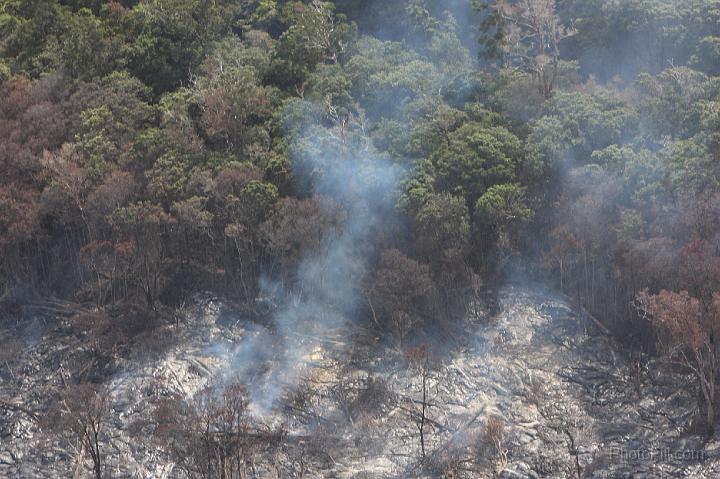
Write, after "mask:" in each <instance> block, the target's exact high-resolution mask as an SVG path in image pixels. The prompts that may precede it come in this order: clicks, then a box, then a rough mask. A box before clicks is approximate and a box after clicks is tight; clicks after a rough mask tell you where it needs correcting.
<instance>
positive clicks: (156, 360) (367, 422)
mask: <svg viewBox="0 0 720 479" xmlns="http://www.w3.org/2000/svg"><path fill="white" fill-rule="evenodd" d="M499 298H500V305H501V308H500V312H499V313H497V314H495V315H492V316H490V315H489V314H485V313H483V312H481V314H479V315H476V316H474V317H473V318H472V319H471V318H468V320H467V321H466V323H465V324H464V325H462V327H461V328H458V329H457V330H455V331H452V332H447V334H446V336H445V337H443V338H437V343H438V344H440V343H441V344H442V345H443V347H442V348H441V347H439V346H436V347H435V348H434V350H435V354H434V356H433V358H432V362H431V363H429V364H430V366H431V368H430V373H429V374H428V377H427V386H428V387H427V390H426V401H425V403H426V405H427V407H426V421H425V425H424V428H423V430H424V433H425V434H424V435H425V443H426V444H425V450H426V457H425V458H424V459H423V458H422V457H421V447H420V435H419V433H418V424H419V417H420V416H419V413H420V411H421V410H422V404H423V401H422V387H421V378H422V376H421V375H420V374H418V373H417V370H416V369H413V368H409V367H408V366H407V364H406V361H405V358H404V357H403V355H402V354H400V353H399V352H398V351H397V349H396V348H393V347H388V346H383V345H382V344H381V343H379V342H377V341H376V338H374V337H373V335H372V334H369V333H368V332H366V331H363V330H362V329H361V328H359V327H357V328H350V329H352V330H353V333H352V334H351V335H347V334H340V333H339V332H320V331H308V332H307V334H305V335H303V339H302V341H301V342H302V345H303V354H304V357H303V359H302V361H301V362H299V363H298V368H300V370H298V371H297V372H298V378H299V379H298V383H297V384H294V383H293V384H292V389H293V390H292V391H286V394H284V395H283V396H282V400H281V401H279V402H278V403H277V404H275V405H274V406H273V408H272V409H270V410H263V411H262V417H260V418H258V420H262V421H263V422H264V423H268V424H276V425H277V424H282V425H283V427H284V428H285V429H286V430H287V437H286V438H285V440H284V442H283V444H282V445H281V446H279V447H275V448H273V449H272V451H271V452H268V451H267V450H266V451H263V452H259V453H258V457H257V458H256V459H255V461H254V464H253V467H252V468H251V469H250V472H249V474H250V475H251V476H252V475H255V476H256V477H327V478H330V477H332V478H372V477H378V478H380V477H506V478H533V477H537V478H546V477H557V478H566V477H578V476H580V477H583V478H585V477H588V478H589V477H595V478H624V477H633V478H638V477H647V478H655V477H698V478H711V477H718V476H719V475H720V454H719V453H718V451H720V449H718V447H719V446H718V443H717V442H715V441H712V440H711V441H703V440H702V439H701V438H700V437H699V436H696V435H693V434H691V433H690V431H691V423H692V418H693V417H694V412H695V408H696V403H695V398H694V393H693V388H692V387H691V381H690V379H689V378H688V377H687V376H685V375H683V374H680V373H678V372H673V371H671V370H670V369H669V368H666V367H652V368H647V369H643V368H637V367H631V364H629V362H627V361H626V360H625V359H623V357H621V356H620V355H619V354H618V353H616V351H615V349H614V347H613V344H612V341H611V340H610V339H609V338H607V337H606V336H604V335H603V334H601V333H600V332H599V331H598V330H597V329H596V328H595V327H594V325H593V323H592V322H591V321H589V320H588V319H587V318H585V317H584V315H583V314H582V313H579V312H578V311H576V310H574V309H573V308H572V307H571V306H570V305H569V304H568V302H567V301H566V300H565V299H564V298H563V297H561V296H559V295H556V294H553V293H549V292H547V291H544V290H539V289H537V290H535V289H531V288H527V287H514V286H509V287H506V288H504V289H503V290H502V291H501V292H500V293H499ZM38 331H42V332H41V333H39V334H38V335H37V336H36V337H35V338H32V339H31V340H29V339H28V338H27V335H25V336H24V338H23V341H21V342H18V341H16V340H13V339H12V338H13V337H14V336H15V334H14V333H11V332H10V331H5V332H4V333H0V334H2V338H3V341H4V343H5V344H6V345H8V344H15V345H20V346H19V347H17V348H16V349H17V353H16V354H14V355H13V358H12V361H7V362H6V363H5V365H4V366H3V365H0V368H2V373H1V374H2V383H0V400H2V403H0V477H10V478H14V477H17V478H33V477H73V475H75V476H77V477H79V476H81V475H82V474H86V475H89V474H90V469H89V464H87V462H88V461H86V460H84V459H83V455H82V450H81V448H80V447H78V445H77V444H76V443H75V444H74V443H73V442H72V441H68V440H67V438H62V439H61V438H58V437H57V436H56V435H52V434H48V433H47V431H45V430H44V429H43V428H44V421H43V420H42V419H43V414H44V411H45V410H46V408H47V407H48V401H49V398H50V397H51V396H52V394H53V392H54V391H56V390H59V389H62V388H63V387H65V386H64V384H67V383H68V382H71V381H72V379H73V376H74V375H78V374H87V371H84V372H83V371H81V370H80V368H79V367H78V365H83V364H85V365H88V364H92V363H91V361H90V353H89V352H88V346H87V338H84V337H82V336H76V335H72V334H70V333H69V331H70V330H69V327H68V326H67V324H66V322H65V321H61V320H58V321H57V323H54V324H51V325H45V326H42V327H40V326H38ZM266 333H267V329H266V328H264V327H263V326H262V325H258V324H255V323H253V322H251V321H249V320H243V319H241V318H240V317H239V316H235V315H232V314H228V313H227V312H224V308H223V307H222V305H221V304H220V303H218V302H217V301H212V300H203V301H199V302H198V305H197V309H196V311H193V312H192V313H191V314H189V315H188V318H187V320H186V321H185V322H184V323H183V324H182V325H181V326H180V327H176V326H167V327H165V328H164V329H162V330H161V331H159V332H157V333H156V335H155V336H156V339H157V341H159V343H158V344H162V345H163V347H162V348H158V351H156V354H149V353H148V352H145V353H144V354H137V355H130V356H128V355H125V356H123V357H117V358H113V359H112V360H111V361H110V362H109V363H107V364H105V365H103V367H102V370H101V371H99V372H98V374H100V375H101V376H103V377H106V378H109V379H107V380H106V386H107V391H108V397H109V402H110V404H111V412H110V415H109V417H108V419H107V424H106V427H105V429H104V431H105V432H104V434H103V437H102V444H103V451H104V455H105V457H106V473H107V475H108V476H109V477H142V478H150V477H153V478H155V477H157V478H160V477H182V475H181V472H180V469H179V468H177V467H174V464H173V462H172V460H171V459H170V456H169V455H168V454H166V452H165V451H163V450H162V449H161V448H159V447H158V445H157V444H156V443H155V442H153V441H152V440H151V439H150V436H152V427H150V426H148V425H147V421H146V420H147V419H148V418H149V417H150V413H151V410H152V408H153V404H154V402H155V401H156V400H157V399H158V398H163V397H168V396H169V395H172V394H178V395H182V396H183V397H186V398H192V397H193V396H194V395H195V394H197V392H198V391H200V390H201V389H202V388H203V387H204V386H205V385H207V384H215V383H217V382H218V381H220V380H223V379H224V378H226V377H228V376H231V375H233V374H235V373H237V372H238V370H242V372H243V378H244V379H245V380H246V381H247V382H249V383H252V381H254V380H256V379H257V376H258V375H257V374H255V373H254V372H253V370H254V369H255V368H257V367H258V365H256V364H253V363H248V358H247V357H246V354H247V352H246V349H245V348H243V347H242V345H243V344H246V343H247V342H249V341H255V339H253V338H256V337H257V336H258V335H262V334H266ZM241 351H242V354H243V356H242V357H239V356H238V355H239V354H240V352H241ZM87 367H88V368H90V367H91V366H87ZM92 367H97V366H92ZM262 367H263V369H264V370H272V367H273V360H272V355H270V356H269V357H268V358H267V359H266V360H265V361H264V363H263V365H262ZM647 370H649V371H659V372H658V373H657V374H655V375H652V376H650V375H649V374H648V373H646V372H645V371H647ZM250 373H252V374H250ZM264 384H265V385H267V383H264ZM249 387H252V384H249ZM252 410H253V409H252V406H251V411H252ZM257 413H258V414H260V412H257ZM143 424H144V425H145V426H144V427H143V426H142V425H143ZM138 425H140V426H138Z"/></svg>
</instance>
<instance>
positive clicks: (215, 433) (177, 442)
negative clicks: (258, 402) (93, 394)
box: [154, 381, 285, 479]
mask: <svg viewBox="0 0 720 479" xmlns="http://www.w3.org/2000/svg"><path fill="white" fill-rule="evenodd" d="M247 407H248V400H247V393H246V391H245V388H244V386H242V384H240V383H239V382H237V381H235V382H232V383H231V384H230V385H228V386H226V387H224V388H223V387H218V388H213V387H208V388H206V389H204V390H203V391H201V392H200V393H199V394H198V395H196V396H195V397H194V398H192V400H190V401H188V400H186V399H185V398H180V397H175V398H171V399H169V400H166V401H163V402H162V403H159V404H158V405H157V407H156V409H155V412H154V422H155V423H156V427H155V432H154V439H155V442H156V444H158V445H159V446H160V447H161V448H162V449H164V450H165V451H166V452H168V453H169V454H170V456H171V457H172V459H173V460H174V461H175V463H176V464H177V466H178V467H179V468H181V469H182V470H183V471H184V472H185V474H186V475H187V476H188V477H200V478H203V479H246V478H247V477H248V470H252V469H253V468H254V467H255V458H256V456H257V455H258V454H259V453H260V452H262V451H264V450H266V449H276V448H277V447H278V446H279V445H280V444H281V443H282V442H283V441H284V438H285V431H284V430H283V429H277V428H271V427H269V426H267V425H265V424H262V423H260V422H255V421H251V419H250V417H249V416H248V414H247Z"/></svg>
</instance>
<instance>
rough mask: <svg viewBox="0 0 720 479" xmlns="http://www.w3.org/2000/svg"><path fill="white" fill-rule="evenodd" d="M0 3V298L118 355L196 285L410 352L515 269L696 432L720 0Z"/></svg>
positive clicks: (713, 299)
mask: <svg viewBox="0 0 720 479" xmlns="http://www.w3.org/2000/svg"><path fill="white" fill-rule="evenodd" d="M1 5H2V6H1V8H0V172H1V174H0V284H2V285H3V287H2V289H1V290H0V309H1V310H2V314H3V315H4V316H6V317H18V316H22V315H27V314H35V312H36V310H33V309H31V308H29V305H32V304H36V303H38V302H39V301H41V300H46V299H48V298H52V299H53V300H57V301H63V302H72V303H73V304H78V305H82V306H83V309H82V311H84V312H83V313H78V314H77V315H76V316H75V319H74V321H75V322H76V325H77V328H80V329H84V330H86V331H92V332H94V334H97V335H100V336H103V337H107V338H111V340H108V341H105V342H101V344H102V345H103V346H102V347H103V348H106V349H107V350H108V351H109V350H110V349H112V350H114V351H117V350H118V349H119V350H122V349H123V347H124V344H126V343H127V342H129V341H131V340H132V338H136V337H138V336H139V335H144V334H148V331H151V330H152V329H153V328H155V327H158V326H159V325H162V324H167V323H172V322H173V321H175V320H176V319H175V318H176V316H177V311H179V310H180V309H181V308H182V307H183V306H184V305H185V304H186V303H187V302H189V301H191V299H192V298H193V295H194V294H196V293H198V292H206V291H210V292H212V293H213V294H216V295H218V296H220V297H223V298H227V300H228V301H233V302H234V304H237V305H238V307H239V308H241V309H244V310H246V311H249V312H257V311H259V310H260V309H262V308H263V307H264V305H265V304H266V303H268V302H275V303H283V304H292V305H294V306H293V308H291V309H290V308H286V309H284V311H285V312H284V313H282V314H281V315H279V316H282V317H281V318H280V319H279V321H280V323H282V324H294V322H295V321H297V320H298V319H297V317H298V316H303V318H305V319H306V318H310V317H311V318H313V321H318V322H324V323H326V324H328V325H331V324H332V325H336V324H340V322H341V321H344V320H347V319H348V318H350V319H351V320H352V321H360V322H364V323H366V324H367V325H369V327H372V328H375V329H376V331H377V332H378V334H379V335H380V336H382V337H383V338H384V339H385V340H389V341H396V342H397V343H398V344H400V345H401V347H404V345H405V344H406V343H411V341H408V338H409V337H411V335H412V334H413V331H414V330H415V329H416V328H419V327H423V328H427V327H435V328H442V327H443V324H446V323H451V322H453V321H455V320H456V319H457V318H459V317H461V316H463V315H465V314H466V306H467V304H468V298H469V297H471V296H473V295H479V294H481V292H482V291H483V290H484V289H485V288H487V287H492V286H493V285H497V284H499V283H500V282H504V281H515V282H522V281H527V280H528V279H529V278H533V280H536V281H539V282H546V283H548V284H552V285H553V286H554V287H555V288H557V289H558V290H561V291H563V292H564V293H565V294H567V295H568V296H569V297H572V298H574V300H575V301H577V304H578V305H582V307H584V308H586V310H587V311H588V312H589V314H591V315H593V316H594V317H595V318H597V319H598V320H599V321H600V322H601V323H602V324H604V325H605V327H606V328H608V330H609V331H611V332H612V333H613V334H615V335H616V336H617V337H618V339H619V340H620V341H621V342H622V343H623V344H624V347H625V349H626V351H627V353H628V354H629V355H638V356H642V355H659V354H671V355H674V356H675V357H677V358H678V360H679V361H680V362H681V363H682V364H683V365H684V367H686V368H687V369H688V370H689V371H692V374H693V375H694V376H695V378H696V385H697V388H698V397H700V398H701V404H702V415H703V417H704V419H705V421H706V423H707V424H706V425H707V426H708V427H709V428H710V430H711V429H712V427H713V425H714V424H715V419H716V418H715V408H716V406H717V403H718V398H717V397H716V396H717V393H716V378H717V376H718V373H720V370H719V368H720V349H718V345H717V344H716V341H715V337H716V334H718V333H720V331H719V329H720V226H719V225H720V1H718V0H622V1H613V2H610V1H604V0H557V1H555V0H498V1H497V2H495V1H483V0H445V1H431V0H397V1H392V2H386V1H380V0H369V1H362V2H361V1H354V0H335V1H334V2H328V1H321V0H307V1H300V0H109V1H106V0H60V1H56V0H2V2H1ZM428 323H430V325H428ZM110 343H111V344H110ZM98 354H109V353H106V352H104V351H98Z"/></svg>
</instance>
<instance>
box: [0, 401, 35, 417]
mask: <svg viewBox="0 0 720 479" xmlns="http://www.w3.org/2000/svg"><path fill="white" fill-rule="evenodd" d="M0 409H5V410H7V411H19V412H22V413H24V414H26V415H28V416H30V418H32V419H33V420H35V421H37V420H38V416H37V414H36V413H35V411H33V410H31V409H30V408H27V407H25V406H23V405H22V404H20V403H18V402H16V401H8V400H6V399H2V398H0Z"/></svg>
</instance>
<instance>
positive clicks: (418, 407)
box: [405, 343, 433, 459]
mask: <svg viewBox="0 0 720 479" xmlns="http://www.w3.org/2000/svg"><path fill="white" fill-rule="evenodd" d="M405 359H406V361H407V363H408V366H409V367H410V369H411V370H412V371H414V372H415V373H416V374H417V375H418V376H419V377H420V395H421V396H420V400H419V401H417V403H416V402H415V401H413V405H415V407H414V413H413V414H412V418H413V420H414V421H415V425H416V427H417V430H418V435H419V438H420V452H421V454H422V458H423V459H425V457H426V450H425V438H426V436H425V435H426V429H425V428H426V426H427V425H428V423H429V422H430V421H429V418H428V409H429V407H430V399H429V390H430V381H431V377H432V374H433V358H432V352H431V350H430V344H428V343H423V344H421V345H420V346H417V347H414V348H410V349H408V350H406V351H405Z"/></svg>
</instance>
